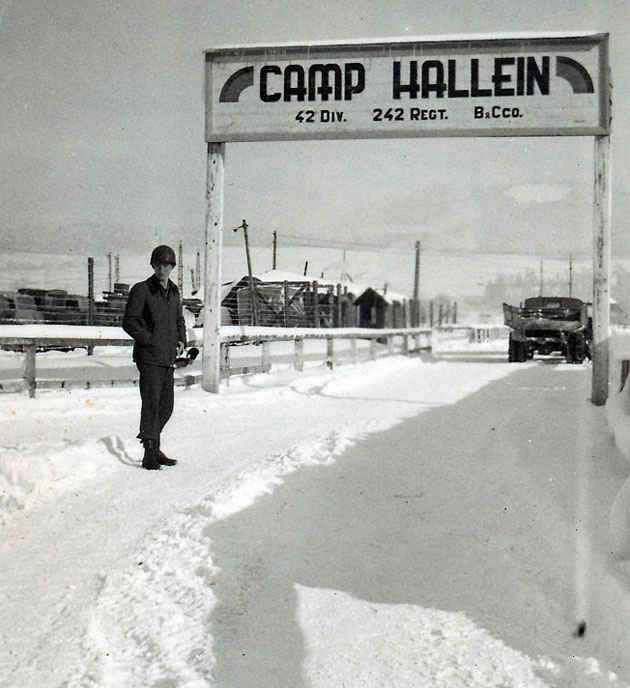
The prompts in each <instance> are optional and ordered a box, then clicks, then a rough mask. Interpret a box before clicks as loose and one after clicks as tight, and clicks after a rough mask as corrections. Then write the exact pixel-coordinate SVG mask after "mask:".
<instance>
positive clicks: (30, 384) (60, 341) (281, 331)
mask: <svg viewBox="0 0 630 688" xmlns="http://www.w3.org/2000/svg"><path fill="white" fill-rule="evenodd" d="M265 330H266V331H265ZM397 337H398V338H400V339H401V344H400V352H401V353H403V354H409V353H411V352H412V351H414V350H418V349H420V348H426V349H430V347H431V329H430V328H399V329H384V330H377V329H364V328H329V329H325V330H316V329H304V330H302V329H298V328H295V329H289V328H249V327H224V328H222V332H221V347H222V366H221V368H222V371H221V372H222V377H229V376H230V375H236V374H241V375H242V374H248V373H255V372H268V371H269V369H270V368H271V357H270V354H269V345H270V343H271V342H279V341H293V342H294V356H293V365H294V368H295V369H296V370H303V367H304V340H305V339H320V340H321V339H325V340H326V365H327V366H328V367H329V368H332V367H333V363H334V340H335V339H349V340H350V342H351V347H350V348H351V358H352V360H355V361H356V360H357V356H358V354H357V340H358V339H368V340H369V341H370V358H376V343H377V341H381V342H383V343H385V344H386V346H387V352H388V354H394V353H396V352H395V341H394V340H395V339H396V338H397ZM422 337H424V338H425V341H424V343H422V342H421V338H422ZM412 340H413V346H410V342H411V341H412ZM247 343H249V344H257V345H261V358H260V364H259V365H254V366H241V367H233V366H231V365H230V359H229V348H230V346H232V345H236V344H247ZM131 345H133V340H131V339H130V338H100V337H99V338H95V337H58V336H56V337H46V336H36V337H35V336H29V337H18V336H10V337H6V336H0V347H2V348H17V347H20V348H21V349H22V351H23V352H24V366H23V371H22V379H21V382H20V383H19V384H18V385H17V386H16V385H9V386H6V389H7V390H8V391H21V390H28V392H29V396H30V397H34V396H35V392H36V390H37V389H45V388H69V387H73V386H82V387H84V388H85V387H87V388H90V387H96V386H100V387H102V386H112V387H113V386H117V385H124V384H126V385H129V384H135V383H136V382H137V380H135V379H133V380H132V379H120V380H111V381H102V380H101V381H98V382H91V381H89V380H87V381H86V380H39V381H38V380H37V364H36V354H37V350H38V349H40V350H41V349H54V348H63V349H70V348H88V349H89V348H93V347H94V346H131ZM191 345H195V342H194V341H193V342H191ZM196 345H197V346H199V344H196ZM200 378H201V374H200V373H196V374H190V375H186V374H184V375H182V376H178V377H177V378H176V383H175V384H176V385H179V386H189V385H192V384H195V383H197V382H199V381H200Z"/></svg>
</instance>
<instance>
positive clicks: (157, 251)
mask: <svg viewBox="0 0 630 688" xmlns="http://www.w3.org/2000/svg"><path fill="white" fill-rule="evenodd" d="M161 263H170V264H171V265H176V264H177V261H176V260H175V251H173V249H172V248H171V247H170V246H166V245H164V244H163V245H162V246H157V247H156V248H154V249H153V253H152V254H151V265H160V264H161Z"/></svg>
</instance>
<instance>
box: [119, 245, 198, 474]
mask: <svg viewBox="0 0 630 688" xmlns="http://www.w3.org/2000/svg"><path fill="white" fill-rule="evenodd" d="M151 267H152V268H153V273H154V274H153V275H151V277H149V278H148V279H146V280H144V282H138V283H137V284H134V285H133V287H132V288H131V290H130V291H129V299H128V300H127V307H126V310H125V315H124V318H123V323H122V326H123V329H124V330H125V332H127V333H128V334H129V335H130V336H131V337H133V339H134V346H133V360H134V361H135V363H136V365H137V366H138V370H139V371H140V397H141V399H142V410H141V412H140V432H139V433H138V438H139V439H140V441H141V442H142V444H143V446H144V457H143V459H142V467H143V468H146V469H147V470H159V469H160V468H161V467H162V466H174V465H175V464H176V463H177V461H176V460H175V459H169V458H168V457H167V456H165V455H164V453H163V452H162V451H161V450H160V433H161V432H162V429H163V428H164V426H165V425H166V422H167V421H168V419H169V418H170V417H171V414H172V412H173V402H174V395H173V370H174V362H175V358H176V357H177V356H181V355H182V354H183V352H184V348H185V347H186V327H185V324H184V316H183V314H182V306H181V301H180V297H179V290H178V289H177V286H176V285H175V284H173V282H171V280H170V279H169V275H170V274H171V271H172V270H173V268H174V267H175V252H174V251H173V249H172V248H171V247H170V246H164V245H162V246H158V247H157V248H155V249H154V250H153V253H152V254H151Z"/></svg>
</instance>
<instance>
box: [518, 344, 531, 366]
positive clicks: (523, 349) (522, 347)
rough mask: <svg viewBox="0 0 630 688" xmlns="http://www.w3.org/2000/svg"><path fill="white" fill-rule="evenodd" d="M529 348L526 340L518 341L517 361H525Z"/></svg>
mask: <svg viewBox="0 0 630 688" xmlns="http://www.w3.org/2000/svg"><path fill="white" fill-rule="evenodd" d="M528 349H529V346H528V344H527V340H525V341H524V342H519V347H518V354H519V355H518V361H519V363H525V361H526V360H527V350H528Z"/></svg>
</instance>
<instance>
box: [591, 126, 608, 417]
mask: <svg viewBox="0 0 630 688" xmlns="http://www.w3.org/2000/svg"><path fill="white" fill-rule="evenodd" d="M593 157H594V184H593V187H594V198H593V341H592V343H591V351H592V361H593V375H592V379H591V385H592V390H591V401H592V402H593V404H596V405H597V406H602V405H603V404H605V403H606V400H607V399H608V366H609V362H608V360H609V344H610V285H609V282H610V244H611V231H610V215H611V213H610V210H611V151H610V136H595V148H594V155H593Z"/></svg>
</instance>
